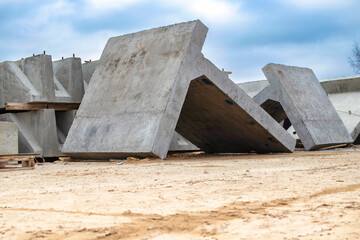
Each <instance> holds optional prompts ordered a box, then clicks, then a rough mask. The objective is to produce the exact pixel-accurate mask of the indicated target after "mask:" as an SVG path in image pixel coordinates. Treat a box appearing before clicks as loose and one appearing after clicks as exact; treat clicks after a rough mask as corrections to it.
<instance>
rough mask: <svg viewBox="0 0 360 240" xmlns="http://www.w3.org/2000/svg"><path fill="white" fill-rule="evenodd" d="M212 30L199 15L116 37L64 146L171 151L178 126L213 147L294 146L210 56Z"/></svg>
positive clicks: (100, 153) (91, 154)
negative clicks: (205, 49) (208, 40)
mask: <svg viewBox="0 0 360 240" xmlns="http://www.w3.org/2000/svg"><path fill="white" fill-rule="evenodd" d="M206 34H207V28H206V27H205V26H204V25H203V24H202V23H201V22H200V21H193V22H187V23H182V24H177V25H172V26H168V27H162V28H156V29H151V30H147V31H142V32H138V33H134V34H128V35H124V36H120V37H114V38H111V39H109V41H108V43H107V44H106V46H105V49H104V51H103V53H102V56H101V59H100V62H99V65H98V66H97V67H96V69H95V72H94V74H93V75H92V78H91V81H90V83H89V86H88V88H87V90H86V92H85V95H84V98H83V101H82V103H81V105H80V108H79V110H78V112H77V114H76V117H75V120H74V122H73V125H72V126H71V129H70V131H69V134H68V137H67V138H66V141H65V144H64V147H63V152H64V153H66V154H67V155H69V156H72V157H75V158H95V159H100V158H105V159H106V158H113V157H115V158H119V157H120V158H121V157H127V156H159V157H161V158H164V157H165V156H166V154H167V152H168V150H169V146H170V143H171V139H172V138H173V135H174V132H175V129H176V131H177V132H178V133H179V134H181V135H182V136H184V137H185V138H186V139H188V140H190V141H191V142H192V143H193V144H194V145H196V146H197V147H199V148H200V149H202V150H205V151H206V152H252V151H256V152H263V153H264V152H291V151H293V149H294V145H295V139H293V138H292V137H291V135H290V134H289V133H288V132H286V131H285V130H284V129H283V128H282V127H281V126H280V125H279V124H278V123H277V122H276V121H275V120H274V119H273V118H271V116H270V115H268V114H267V113H266V112H265V111H264V110H263V109H262V108H261V107H260V106H258V105H257V104H256V103H255V102H254V101H253V100H252V99H251V98H250V97H249V96H248V95H247V94H246V93H245V92H244V91H242V90H241V89H240V88H238V87H237V86H236V84H235V83H233V82H232V81H231V80H230V79H229V78H228V77H227V76H226V74H224V73H223V72H222V71H221V70H219V69H218V68H216V67H215V66H214V65H213V64H212V63H211V62H210V61H209V60H207V59H206V58H204V56H203V55H202V53H201V49H202V46H203V43H204V41H205V37H206ZM215 96H216V97H215Z"/></svg>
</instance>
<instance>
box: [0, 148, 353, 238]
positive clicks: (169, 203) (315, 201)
mask: <svg viewBox="0 0 360 240" xmlns="http://www.w3.org/2000/svg"><path fill="white" fill-rule="evenodd" d="M359 153H360V152H359V151H341V152H340V151H338V152H301V153H294V154H273V155H269V154H266V155H257V154H238V155H225V156H224V155H205V156H203V155H180V156H178V157H169V158H168V159H166V160H165V161H163V160H159V159H152V160H151V159H148V160H142V161H139V160H133V161H124V162H125V164H123V165H119V164H117V162H107V163H106V162H105V163H104V162H103V163H96V162H79V163H76V162H69V163H67V164H64V162H56V163H55V164H54V163H46V164H45V165H43V166H40V165H39V166H36V167H35V170H32V171H22V172H7V173H1V184H0V194H1V198H0V238H1V239H9V240H12V239H16V240H22V239H34V240H38V239H77V240H82V239H86V240H91V239H104V240H115V239H125V240H130V239H139V240H140V239H142V240H144V239H148V240H159V239H164V240H167V239H175V240H177V239H204V240H205V239H206V240H210V239H221V240H227V239H234V240H238V239H256V240H258V239H268V240H272V239H274V240H278V239H298V240H310V239H321V240H328V239H360V231H359V229H360V180H359V179H360V162H359ZM90 183H91V184H90ZM34 186H36V188H35V187H34Z"/></svg>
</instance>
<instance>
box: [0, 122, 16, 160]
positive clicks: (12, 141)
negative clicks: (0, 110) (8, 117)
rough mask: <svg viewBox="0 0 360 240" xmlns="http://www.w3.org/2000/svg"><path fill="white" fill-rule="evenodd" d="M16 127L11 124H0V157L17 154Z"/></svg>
mask: <svg viewBox="0 0 360 240" xmlns="http://www.w3.org/2000/svg"><path fill="white" fill-rule="evenodd" d="M18 138H19V137H18V126H17V124H16V123H12V122H0V155H5V154H18V152H19V149H18V148H19V147H18Z"/></svg>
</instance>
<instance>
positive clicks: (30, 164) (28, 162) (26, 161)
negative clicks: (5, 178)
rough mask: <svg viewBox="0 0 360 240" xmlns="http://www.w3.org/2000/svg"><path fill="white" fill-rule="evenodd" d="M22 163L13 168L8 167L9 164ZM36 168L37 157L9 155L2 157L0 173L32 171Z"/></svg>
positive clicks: (0, 159)
mask: <svg viewBox="0 0 360 240" xmlns="http://www.w3.org/2000/svg"><path fill="white" fill-rule="evenodd" d="M11 161H15V162H21V165H18V164H17V165H15V166H12V167H9V166H6V164H7V163H8V162H11ZM34 168H35V156H28V155H7V156H2V157H0V172H8V171H18V170H30V169H34Z"/></svg>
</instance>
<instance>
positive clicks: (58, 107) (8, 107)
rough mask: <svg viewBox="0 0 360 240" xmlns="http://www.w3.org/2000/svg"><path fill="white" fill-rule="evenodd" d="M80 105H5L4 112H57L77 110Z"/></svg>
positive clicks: (50, 103) (52, 103)
mask: <svg viewBox="0 0 360 240" xmlns="http://www.w3.org/2000/svg"><path fill="white" fill-rule="evenodd" d="M79 105H80V103H64V102H19V103H5V111H35V110H41V109H55V110H57V111H68V110H77V109H78V108H79Z"/></svg>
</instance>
